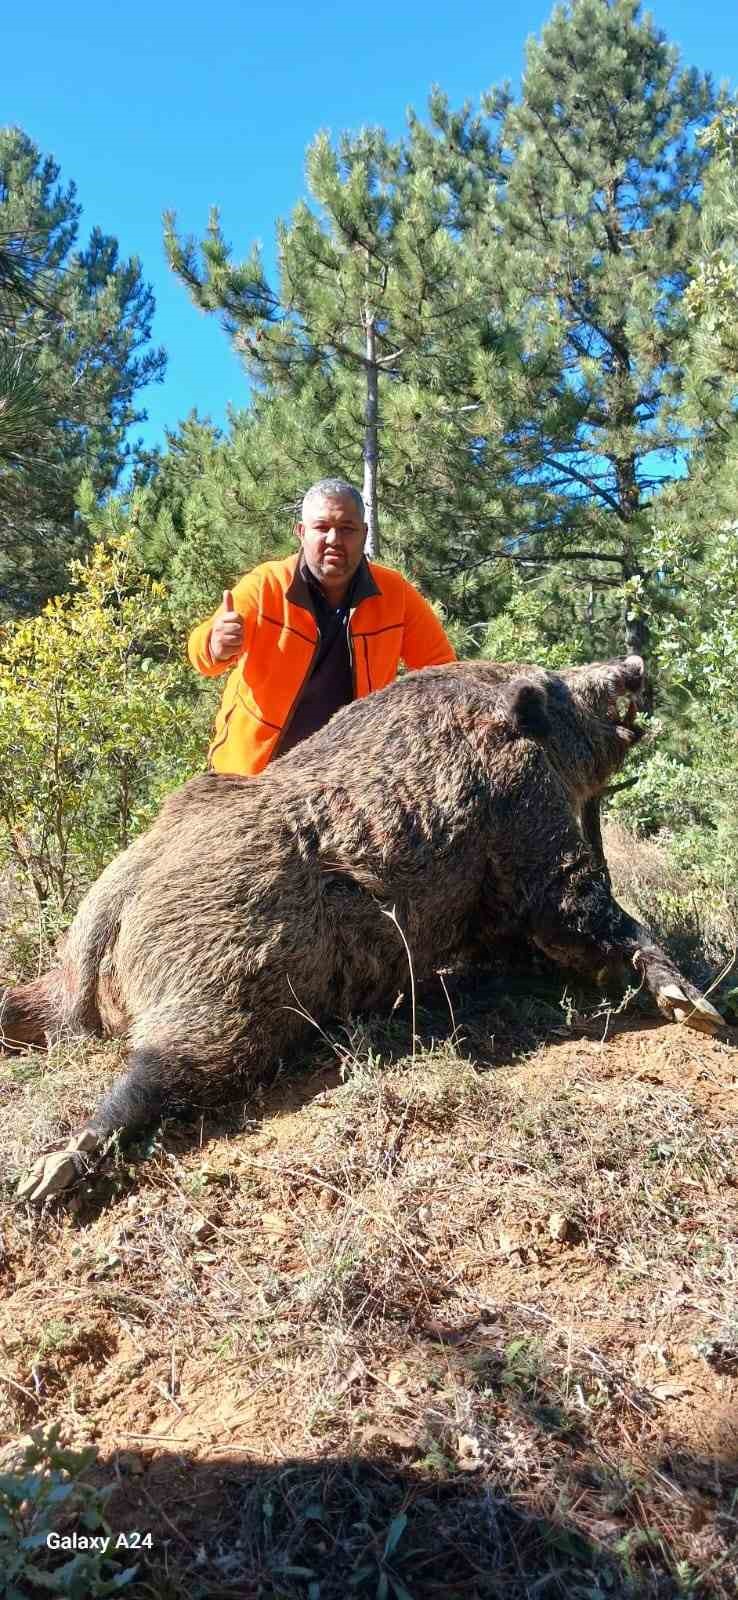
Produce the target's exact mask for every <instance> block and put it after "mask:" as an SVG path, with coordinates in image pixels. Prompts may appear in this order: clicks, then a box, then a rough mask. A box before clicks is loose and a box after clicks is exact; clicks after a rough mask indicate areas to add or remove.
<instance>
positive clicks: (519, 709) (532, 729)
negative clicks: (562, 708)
mask: <svg viewBox="0 0 738 1600" xmlns="http://www.w3.org/2000/svg"><path fill="white" fill-rule="evenodd" d="M547 701H548V695H547V692H546V686H545V684H543V683H532V682H531V680H530V678H522V677H521V678H512V679H511V680H510V682H509V683H508V684H506V686H505V688H504V689H502V690H501V691H500V695H499V700H498V706H499V711H498V714H499V716H500V720H501V721H504V723H505V724H506V726H507V729H508V731H509V733H510V734H511V735H512V736H513V738H518V739H520V738H522V739H546V738H547V737H548V735H549V733H550V732H551V723H550V721H549V718H548V709H547Z"/></svg>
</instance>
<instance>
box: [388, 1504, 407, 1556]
mask: <svg viewBox="0 0 738 1600" xmlns="http://www.w3.org/2000/svg"><path fill="white" fill-rule="evenodd" d="M406 1527H407V1517H406V1515H405V1512H404V1511H400V1512H399V1513H398V1515H397V1516H396V1517H393V1518H392V1521H391V1523H390V1525H389V1528H388V1529H387V1537H386V1539H385V1541H384V1554H385V1558H386V1557H387V1556H391V1554H392V1551H393V1550H396V1549H397V1546H398V1544H399V1542H400V1540H401V1538H402V1535H403V1533H404V1532H405V1529H406Z"/></svg>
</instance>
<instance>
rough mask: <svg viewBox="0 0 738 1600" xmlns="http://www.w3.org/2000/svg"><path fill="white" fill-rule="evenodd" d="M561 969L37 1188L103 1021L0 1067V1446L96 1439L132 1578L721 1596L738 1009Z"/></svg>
mask: <svg viewBox="0 0 738 1600" xmlns="http://www.w3.org/2000/svg"><path fill="white" fill-rule="evenodd" d="M561 990H562V993H561V995H560V997H559V1001H558V1003H552V1001H551V998H550V996H549V997H547V998H546V999H541V998H535V997H531V995H530V994H529V993H526V992H525V991H524V990H523V991H521V992H519V993H518V995H517V997H515V996H514V995H511V994H510V993H509V992H507V993H505V994H503V995H501V994H500V992H499V991H498V990H497V991H495V992H491V993H485V992H484V989H483V988H482V990H481V991H480V989H479V988H477V989H475V990H473V991H466V992H464V991H463V990H462V991H460V992H459V993H454V992H451V993H449V996H448V1007H447V1012H446V1022H445V1025H444V1024H443V1020H442V1014H441V1012H440V1011H436V1012H433V1011H429V1012H427V1013H422V1012H421V1019H420V1025H419V1040H418V1042H417V1043H416V1051H415V1056H414V1058H413V1056H412V1054H408V1053H407V1052H408V1048H409V1039H408V1019H407V1018H406V1017H405V1016H404V1015H403V1014H402V1013H400V1014H398V1015H397V1016H396V1017H395V1018H394V1019H393V1022H392V1025H391V1026H389V1027H388V1026H387V1025H385V1026H384V1027H383V1028H382V1027H377V1028H375V1029H374V1030H372V1029H371V1028H359V1027H357V1029H356V1030H355V1031H354V1033H352V1034H345V1035H343V1036H341V1037H340V1038H337V1039H336V1040H335V1041H334V1050H333V1052H331V1051H330V1050H328V1049H323V1050H322V1052H321V1053H319V1054H317V1055H313V1057H312V1058H311V1059H310V1060H308V1061H307V1062H304V1063H302V1065H301V1067H300V1070H299V1071H298V1072H297V1074H296V1076H292V1075H291V1074H289V1075H288V1074H287V1073H285V1074H284V1075H283V1076H282V1077H281V1078H280V1079H279V1080H278V1081H277V1082H276V1083H275V1084H273V1085H272V1087H271V1088H269V1089H268V1090H264V1091H261V1092H257V1094H256V1096H255V1097H254V1098H253V1099H252V1100H251V1101H249V1102H248V1103H247V1104H246V1105H245V1106H242V1105H240V1106H236V1107H231V1108H228V1109H227V1110H226V1112H224V1113H222V1114H220V1115H219V1116H218V1117H213V1116H208V1117H205V1118H201V1119H199V1120H193V1121H192V1122H191V1123H189V1124H188V1125H183V1124H175V1123H169V1124H168V1125H167V1126H166V1127H165V1129H164V1131H163V1133H162V1132H161V1131H160V1132H159V1133H158V1134H157V1135H156V1136H155V1137H154V1138H152V1140H151V1142H150V1143H149V1145H148V1146H146V1147H145V1148H144V1147H141V1146H138V1147H136V1148H135V1149H134V1150H133V1151H132V1152H126V1154H125V1155H122V1154H120V1153H118V1154H115V1153H113V1154H111V1155H109V1156H108V1157H107V1158H106V1159H105V1161H104V1163H103V1165H102V1168H101V1170H100V1171H99V1172H98V1174H97V1175H96V1177H95V1179H94V1181H93V1182H92V1183H88V1184H83V1185H81V1186H80V1187H79V1188H78V1189H77V1190H76V1191H75V1192H73V1193H72V1195H71V1196H70V1197H69V1198H68V1199H67V1200H66V1201H65V1202H63V1203H57V1204H50V1205H48V1206H47V1207H46V1208H45V1210H43V1211H42V1212H41V1214H38V1213H37V1212H36V1211H34V1209H33V1208H32V1207H27V1206H25V1205H21V1204H19V1203H18V1202H17V1201H16V1200H15V1199H14V1197H13V1193H12V1184H11V1181H10V1180H12V1179H13V1177H14V1176H15V1174H17V1173H18V1172H20V1170H21V1169H22V1167H23V1166H24V1165H25V1164H27V1161H28V1158H29V1157H31V1156H33V1155H34V1154H35V1153H36V1150H37V1148H38V1147H39V1146H40V1144H41V1143H42V1142H43V1139H44V1138H46V1137H48V1136H49V1134H50V1133H51V1134H53V1133H55V1132H59V1131H66V1129H68V1128H70V1127H73V1126H74V1125H75V1124H76V1123H77V1122H78V1121H79V1119H80V1118H81V1116H83V1115H84V1113H85V1111H86V1110H87V1109H88V1108H89V1105H90V1104H91V1103H92V1101H93V1100H94V1099H96V1098H97V1094H98V1093H99V1090H100V1088H101V1087H102V1084H103V1082H104V1081H105V1080H106V1079H109V1078H110V1077H112V1076H113V1075H114V1073H115V1070H116V1067H117V1065H118V1064H119V1059H120V1052H119V1048H118V1047H117V1046H115V1045H107V1046H101V1045H98V1046H94V1047H89V1046H88V1047H82V1046H75V1047H69V1048H68V1049H66V1050H64V1049H62V1048H60V1047H58V1048H57V1052H56V1055H55V1056H53V1057H49V1058H47V1057H46V1055H45V1054H43V1053H37V1054H36V1055H35V1056H33V1057H26V1058H23V1059H21V1058H16V1059H13V1060H11V1059H10V1058H6V1060H5V1061H4V1062H3V1064H2V1066H0V1094H1V1095H2V1102H3V1121H4V1138H5V1146H6V1148H5V1170H6V1172H7V1173H8V1174H9V1181H8V1184H7V1185H6V1189H5V1201H4V1211H3V1221H2V1257H1V1260H0V1284H1V1285H2V1295H3V1299H2V1306H1V1308H0V1379H1V1381H0V1405H2V1429H3V1446H4V1449H3V1456H2V1459H3V1460H4V1462H5V1464H6V1465H7V1464H8V1463H10V1462H11V1461H13V1460H17V1457H18V1448H19V1443H18V1441H19V1440H22V1439H23V1438H25V1437H26V1436H27V1435H28V1434H29V1432H30V1430H31V1429H34V1428H36V1427H38V1426H39V1425H46V1424H48V1423H50V1422H52V1421H54V1420H58V1421H59V1422H60V1423H61V1427H62V1438H63V1440H64V1441H65V1442H66V1443H69V1444H72V1445H74V1446H75V1447H80V1446H82V1445H83V1444H87V1443H90V1442H92V1443H94V1444H95V1445H96V1446H97V1448H98V1450H99V1463H98V1467H97V1469H96V1473H97V1476H96V1478H95V1482H97V1483H106V1484H112V1485H113V1488H114V1493H113V1497H112V1499H111V1501H110V1503H109V1505H108V1507H107V1511H106V1515H107V1517H108V1520H109V1522H110V1524H111V1526H112V1527H113V1529H114V1530H124V1531H128V1530H134V1531H138V1532H139V1533H140V1534H148V1533H150V1534H151V1547H150V1548H149V1547H148V1546H147V1547H146V1548H145V1549H139V1551H138V1552H137V1554H136V1557H135V1558H134V1557H133V1556H129V1564H130V1562H131V1561H132V1560H134V1559H136V1561H137V1564H138V1573H137V1576H136V1579H135V1580H134V1584H133V1586H132V1587H131V1588H130V1589H129V1590H128V1592H129V1593H134V1592H135V1593H140V1594H141V1595H144V1594H146V1595H157V1596H162V1597H166V1596H169V1595H172V1596H173V1595H175V1594H177V1595H179V1594H181V1595H185V1596H191V1597H198V1596H205V1595H208V1596H209V1595H212V1596H216V1595H224V1596H225V1595H244V1596H249V1597H251V1596H253V1597H257V1596H266V1597H274V1600H277V1597H279V1600H298V1597H304V1600H328V1597H334V1596H335V1597H338V1596H343V1595H347V1596H349V1595H353V1594H357V1595H360V1596H363V1595H367V1596H368V1595H372V1596H374V1595H378V1596H379V1597H380V1600H381V1597H382V1596H385V1595H386V1596H389V1597H390V1600H394V1597H396V1600H407V1597H408V1596H409V1597H410V1600H418V1597H420V1596H440V1595H447V1596H450V1597H453V1596H456V1595H458V1596H462V1595H463V1596H472V1597H473V1596H480V1597H481V1596H487V1595H497V1594H500V1595H501V1594H503V1593H504V1594H506V1595H513V1596H514V1595H520V1596H523V1595H525V1596H527V1595H531V1596H532V1595H551V1594H555V1595H573V1596H576V1595H581V1596H585V1595H587V1596H593V1595H602V1596H605V1595H610V1596H612V1595H614V1594H622V1595H630V1594H633V1595H636V1594H638V1595H653V1596H665V1595H672V1594H673V1595H682V1594H690V1595H692V1594H694V1595H716V1596H728V1595H732V1594H734V1593H735V1592H736V1586H737V1584H738V1304H737V1303H736V1282H737V1278H738V1274H737V1271H736V1263H737V1260H738V1187H737V1182H738V1174H737V1169H736V1146H737V1144H738V1138H737V1136H736V1121H735V1106H736V1091H737V1089H738V1051H737V1050H736V1043H737V1042H738V1039H737V1037H736V1035H735V1034H730V1033H726V1035H725V1037H721V1038H718V1039H713V1038H708V1037H705V1036H703V1035H700V1034H697V1033H693V1032H691V1031H690V1030H688V1029H686V1028H684V1027H680V1026H674V1025H667V1024H661V1023H660V1022H655V1021H654V1020H653V1019H652V1018H651V1017H648V1016H646V1015H644V1014H641V1013H639V1012H638V1011H637V1010H636V1011H633V1010H626V1011H624V1012H622V1013H620V1014H618V1013H617V1012H613V1011H612V1009H610V1008H608V1007H607V1006H604V1005H600V1006H597V1005H589V1006H588V1007H587V1008H586V1009H582V1010H577V1009H576V1007H575V1006H574V1004H573V1002H572V1000H571V997H570V995H569V994H568V993H567V991H565V990H564V987H563V984H562V985H561ZM50 1118H51V1119H53V1120H52V1121H50V1120H49V1119H50Z"/></svg>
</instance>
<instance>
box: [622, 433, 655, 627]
mask: <svg viewBox="0 0 738 1600" xmlns="http://www.w3.org/2000/svg"><path fill="white" fill-rule="evenodd" d="M615 473H616V478H617V486H618V499H619V501H620V507H621V510H620V515H621V518H622V522H623V524H624V527H623V578H624V579H625V581H626V583H627V582H628V579H629V578H636V577H638V576H639V573H640V568H639V565H638V554H637V551H636V550H635V549H634V547H633V545H632V543H631V539H630V538H629V530H630V527H631V526H632V524H633V523H634V522H636V519H637V516H638V512H639V510H640V506H641V493H640V488H639V485H638V478H637V475H636V463H635V457H633V456H627V457H625V458H624V459H621V460H618V461H616V463H615ZM623 630H624V633H625V648H626V650H627V652H628V655H632V656H645V655H646V654H647V653H648V646H649V642H650V629H649V626H648V621H647V619H646V617H645V616H644V614H643V612H642V611H641V609H640V606H639V605H638V603H637V602H635V603H634V602H633V601H631V600H630V599H627V600H626V603H625V608H624V615H623Z"/></svg>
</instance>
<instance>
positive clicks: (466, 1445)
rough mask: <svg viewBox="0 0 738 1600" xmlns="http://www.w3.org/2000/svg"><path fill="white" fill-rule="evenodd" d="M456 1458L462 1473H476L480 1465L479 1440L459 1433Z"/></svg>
mask: <svg viewBox="0 0 738 1600" xmlns="http://www.w3.org/2000/svg"><path fill="white" fill-rule="evenodd" d="M456 1458H457V1461H458V1464H459V1466H460V1467H461V1470H462V1472H476V1471H477V1470H478V1468H479V1467H481V1465H482V1452H481V1450H480V1448H479V1440H478V1439H475V1438H474V1435H473V1434H471V1433H460V1434H459V1437H458V1439H457V1441H456Z"/></svg>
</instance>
